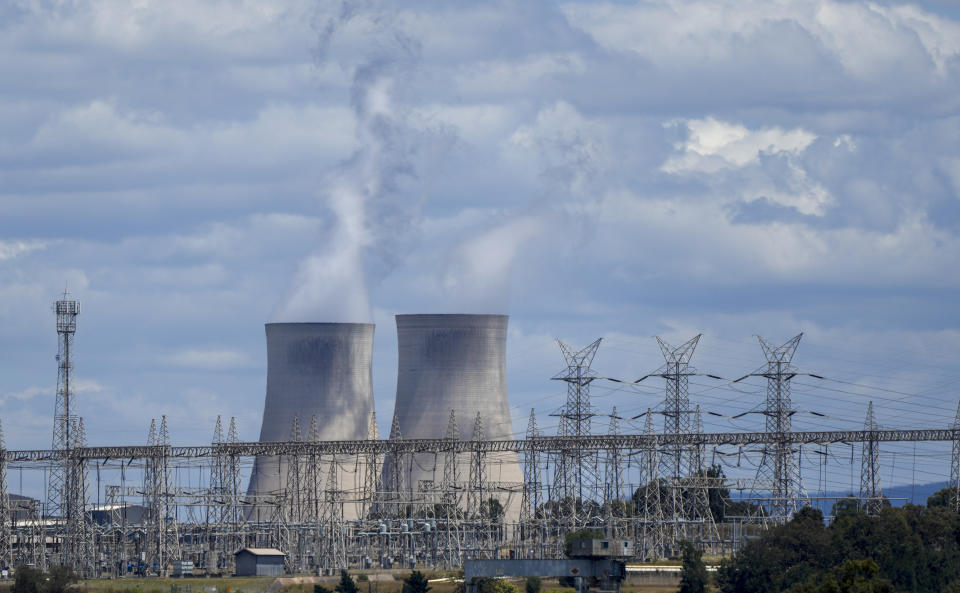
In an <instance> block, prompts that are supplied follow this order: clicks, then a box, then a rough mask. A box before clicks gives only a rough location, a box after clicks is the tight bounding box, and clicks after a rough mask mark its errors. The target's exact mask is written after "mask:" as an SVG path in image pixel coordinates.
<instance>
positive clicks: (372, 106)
mask: <svg viewBox="0 0 960 593" xmlns="http://www.w3.org/2000/svg"><path fill="white" fill-rule="evenodd" d="M363 29H365V31H362V32H363V33H366V35H365V36H366V37H369V38H370V39H360V42H361V45H363V46H366V47H372V48H373V49H372V50H370V52H369V53H368V54H367V55H366V56H364V58H363V59H362V60H361V61H360V62H359V63H357V64H347V65H345V66H346V67H347V68H349V69H352V71H353V77H352V83H351V87H350V103H351V107H352V109H353V113H354V117H355V119H356V126H357V139H358V141H359V144H360V147H359V148H358V149H357V151H356V152H354V153H353V155H351V157H350V158H349V159H347V160H346V161H344V162H343V163H342V164H341V165H340V166H339V167H338V168H337V169H336V170H334V171H332V172H331V173H330V174H329V175H328V176H327V180H326V185H327V189H326V190H325V192H324V197H325V199H326V203H327V205H328V207H329V208H330V211H331V212H332V214H333V218H334V220H333V224H332V228H333V231H332V233H331V234H330V237H329V240H328V241H327V242H326V245H325V247H324V248H323V249H321V250H318V251H317V252H316V253H313V254H311V255H310V256H308V257H307V258H306V259H304V260H303V261H302V262H301V263H300V265H299V268H298V270H297V273H296V275H295V277H294V279H293V282H292V284H291V287H290V288H289V289H288V291H287V294H286V296H285V297H284V299H283V301H282V302H281V303H280V305H279V306H278V307H277V310H276V312H275V314H274V316H273V317H274V321H282V322H295V321H334V322H368V321H370V320H371V318H372V313H371V309H370V298H369V293H368V259H369V255H370V253H371V251H376V250H377V249H378V248H382V247H383V246H384V244H385V243H386V242H388V241H389V238H390V234H389V233H386V232H384V231H383V229H382V228H379V227H381V226H383V225H384V224H385V223H386V222H389V223H390V224H393V225H395V224H396V221H395V220H391V218H392V217H394V218H395V215H394V210H397V209H398V208H397V206H396V204H391V203H390V202H389V200H388V198H389V197H390V195H391V194H392V193H394V190H395V188H396V184H397V180H398V178H399V177H400V176H403V175H411V176H413V175H414V169H413V166H412V164H411V162H410V161H409V157H408V156H407V155H409V154H412V153H413V152H415V150H414V149H415V147H413V146H411V144H412V143H414V142H416V138H417V135H416V134H415V133H413V132H412V131H411V130H410V126H409V124H408V121H407V120H408V116H407V113H406V110H405V109H403V108H402V107H399V106H397V104H396V102H395V100H394V99H395V96H396V94H397V92H398V89H397V86H398V85H399V84H402V83H404V81H409V80H410V78H411V73H412V72H413V71H414V70H415V68H416V66H417V63H418V60H419V46H418V45H417V44H416V43H415V42H414V41H413V40H411V39H410V38H409V37H407V36H406V35H404V34H403V33H402V32H401V31H400V30H399V29H398V28H397V27H395V26H394V25H393V24H392V21H391V19H389V18H377V19H369V20H368V19H365V18H364V15H361V14H359V13H358V12H356V11H353V10H347V9H346V8H343V9H341V10H340V11H339V15H338V16H335V17H331V18H329V19H328V20H327V22H326V26H325V27H324V28H323V30H322V31H321V33H320V42H319V51H318V59H324V58H325V56H326V54H327V51H328V48H329V46H330V45H331V44H332V43H334V42H335V41H336V38H337V37H338V35H341V34H343V36H348V35H349V36H353V35H354V34H356V33H357V32H358V30H363ZM349 42H352V43H354V44H356V43H357V39H355V38H354V39H350V40H349ZM354 51H355V50H354ZM377 255H380V256H381V257H382V259H384V260H385V261H387V262H390V261H391V258H392V257H393V256H392V255H391V254H390V253H389V252H388V251H383V250H382V249H381V251H380V252H379V253H377Z"/></svg>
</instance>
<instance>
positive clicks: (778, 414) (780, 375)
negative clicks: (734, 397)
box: [734, 333, 815, 524]
mask: <svg viewBox="0 0 960 593" xmlns="http://www.w3.org/2000/svg"><path fill="white" fill-rule="evenodd" d="M802 337H803V333H799V334H797V335H796V336H794V337H792V338H790V339H789V340H787V341H786V342H785V343H784V344H782V345H781V346H774V345H773V344H771V343H770V342H769V341H767V340H765V339H763V338H762V337H760V336H757V341H759V342H760V348H761V349H762V350H763V355H764V357H765V358H766V359H767V364H766V366H764V367H762V368H761V369H760V370H758V371H756V372H754V373H750V374H749V375H745V376H743V377H741V378H739V379H737V380H736V381H734V383H736V382H739V381H742V380H744V379H746V378H747V377H763V378H765V379H766V380H767V397H766V402H765V405H764V409H763V411H762V414H763V415H764V416H765V417H766V432H767V433H769V434H770V442H768V443H766V444H765V445H764V446H763V457H762V458H761V460H760V465H759V466H758V467H757V481H756V483H757V485H756V486H754V489H753V490H754V495H756V496H759V495H760V493H759V492H758V491H759V490H761V489H763V488H766V487H768V486H769V488H770V497H771V501H770V503H769V504H768V505H767V507H768V508H767V514H768V515H769V517H770V519H771V520H772V521H773V522H774V524H782V523H786V522H787V521H788V520H789V519H790V517H791V515H793V513H795V512H796V511H797V509H798V508H800V507H801V506H803V504H805V500H806V492H805V490H804V488H803V481H802V480H801V477H800V466H799V464H798V462H797V460H796V459H795V458H794V456H793V453H794V451H793V443H792V442H791V441H790V438H789V437H788V436H787V435H789V434H790V432H791V430H792V420H791V419H792V418H793V415H794V414H796V413H797V411H796V410H794V409H793V404H792V402H791V399H790V380H791V379H793V378H794V377H796V376H797V375H798V374H801V373H799V372H798V371H797V369H796V367H794V366H793V365H792V364H791V363H792V361H793V355H794V354H795V353H796V351H797V346H798V345H799V344H800V338H802ZM814 376H815V375H814Z"/></svg>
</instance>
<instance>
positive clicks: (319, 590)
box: [313, 584, 333, 593]
mask: <svg viewBox="0 0 960 593" xmlns="http://www.w3.org/2000/svg"><path fill="white" fill-rule="evenodd" d="M313 593H333V591H332V590H330V589H327V588H326V587H324V586H323V585H320V584H316V585H314V586H313Z"/></svg>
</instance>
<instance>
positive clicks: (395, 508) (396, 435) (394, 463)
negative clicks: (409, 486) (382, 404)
mask: <svg viewBox="0 0 960 593" xmlns="http://www.w3.org/2000/svg"><path fill="white" fill-rule="evenodd" d="M402 440H403V435H402V434H400V419H399V418H398V417H397V410H394V411H393V422H392V423H391V425H390V442H391V443H393V444H395V445H399V444H400V441H402ZM389 461H390V465H389V467H390V472H389V474H388V476H387V480H388V481H389V483H388V484H387V497H388V499H389V500H391V501H393V504H392V505H390V508H389V509H388V511H389V512H390V514H392V515H393V516H394V517H397V518H399V517H401V516H402V514H403V502H402V500H401V493H400V490H401V485H402V484H403V470H404V467H403V465H404V464H403V462H404V458H403V453H401V452H400V449H399V447H396V448H394V449H393V451H391V452H390V457H389Z"/></svg>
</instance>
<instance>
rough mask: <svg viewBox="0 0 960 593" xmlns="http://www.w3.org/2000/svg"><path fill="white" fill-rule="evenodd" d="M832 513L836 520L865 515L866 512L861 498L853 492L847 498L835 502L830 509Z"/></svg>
mask: <svg viewBox="0 0 960 593" xmlns="http://www.w3.org/2000/svg"><path fill="white" fill-rule="evenodd" d="M830 514H832V515H833V517H834V519H835V520H836V519H843V518H850V517H856V516H858V515H863V514H864V513H863V509H861V508H860V500H859V499H857V498H855V497H854V496H853V495H852V494H849V495H847V497H846V498H843V499H841V500H838V501H837V502H835V503H833V507H832V508H831V509H830Z"/></svg>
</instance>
